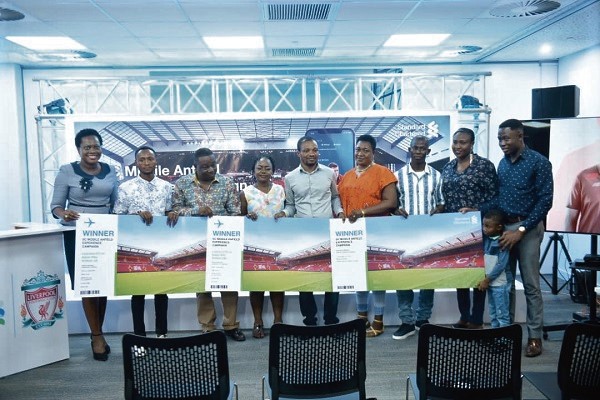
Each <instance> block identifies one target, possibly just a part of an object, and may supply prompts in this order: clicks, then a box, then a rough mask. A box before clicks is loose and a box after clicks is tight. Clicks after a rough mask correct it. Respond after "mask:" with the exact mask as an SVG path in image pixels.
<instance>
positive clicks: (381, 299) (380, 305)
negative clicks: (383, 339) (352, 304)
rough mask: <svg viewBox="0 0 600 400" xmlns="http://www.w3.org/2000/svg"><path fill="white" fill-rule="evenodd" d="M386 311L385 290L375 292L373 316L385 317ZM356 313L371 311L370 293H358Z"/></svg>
mask: <svg viewBox="0 0 600 400" xmlns="http://www.w3.org/2000/svg"><path fill="white" fill-rule="evenodd" d="M384 309H385V290H373V314H374V315H383V310H384ZM356 311H357V312H367V311H369V292H356Z"/></svg>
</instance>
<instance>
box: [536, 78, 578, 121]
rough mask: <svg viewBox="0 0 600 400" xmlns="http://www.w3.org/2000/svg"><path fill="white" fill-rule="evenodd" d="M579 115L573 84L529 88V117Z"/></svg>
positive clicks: (570, 116) (576, 94)
mask: <svg viewBox="0 0 600 400" xmlns="http://www.w3.org/2000/svg"><path fill="white" fill-rule="evenodd" d="M578 115H579V88H578V87H577V86H575V85H569V86H556V87H549V88H536V89H531V118H532V119H543V118H573V117H576V116H578Z"/></svg>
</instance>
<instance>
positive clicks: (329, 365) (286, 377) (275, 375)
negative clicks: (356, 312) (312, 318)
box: [263, 319, 367, 400]
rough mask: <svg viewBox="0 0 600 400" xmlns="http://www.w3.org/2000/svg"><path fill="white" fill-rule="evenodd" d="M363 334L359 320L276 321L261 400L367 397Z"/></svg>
mask: <svg viewBox="0 0 600 400" xmlns="http://www.w3.org/2000/svg"><path fill="white" fill-rule="evenodd" d="M365 337H366V336H365V322H364V320H360V319H356V320H354V321H350V322H345V323H341V324H336V325H326V326H295V325H286V324H275V325H273V327H272V328H271V331H270V333H269V372H268V377H263V399H265V398H270V399H272V400H280V399H327V398H332V397H335V396H339V397H335V399H336V400H346V399H357V400H365V399H366V396H365V380H366V378H367V374H366V365H365V346H366V344H365ZM265 381H267V382H265Z"/></svg>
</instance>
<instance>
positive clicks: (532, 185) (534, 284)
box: [497, 119, 554, 357]
mask: <svg viewBox="0 0 600 400" xmlns="http://www.w3.org/2000/svg"><path fill="white" fill-rule="evenodd" d="M523 133H524V129H523V124H522V123H521V121H519V120H516V119H509V120H506V121H504V122H503V123H501V124H500V126H499V128H498V143H499V145H500V148H501V149H502V152H503V153H504V158H503V159H502V160H500V164H498V182H499V187H498V200H497V201H498V206H499V207H498V208H500V209H501V210H502V211H503V212H504V213H505V214H506V215H507V220H506V221H507V224H506V225H505V230H504V233H503V234H502V236H501V237H500V240H499V243H500V246H502V248H506V249H509V250H510V258H509V264H510V268H511V272H512V276H513V279H514V276H515V274H516V269H517V261H518V263H519V271H520V273H521V279H522V280H523V287H524V288H525V301H526V303H527V330H528V333H529V340H528V341H527V348H526V349H525V356H526V357H537V356H539V355H540V354H542V340H541V337H542V328H543V326H544V325H543V314H544V303H543V299H542V292H541V290H540V245H541V244H542V240H543V239H544V218H546V214H548V211H549V210H550V207H552V196H553V192H554V185H553V182H552V165H551V164H550V161H548V159H547V158H546V157H544V156H542V155H541V154H540V153H538V152H536V151H533V150H531V149H530V148H529V147H527V146H526V145H525V142H524V141H523ZM514 287H515V285H514V281H513V285H512V290H511V297H510V300H511V302H510V303H511V304H510V314H511V321H513V320H514V309H515V296H514Z"/></svg>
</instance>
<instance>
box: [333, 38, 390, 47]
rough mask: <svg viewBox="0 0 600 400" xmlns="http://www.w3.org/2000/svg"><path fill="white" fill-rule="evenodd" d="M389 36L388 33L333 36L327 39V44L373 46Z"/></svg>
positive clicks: (383, 41) (377, 45)
mask: <svg viewBox="0 0 600 400" xmlns="http://www.w3.org/2000/svg"><path fill="white" fill-rule="evenodd" d="M388 38H389V36H388V35H355V36H351V35H347V36H332V37H330V38H329V40H327V46H371V47H379V46H382V45H383V43H385V41H386V40H387V39H388Z"/></svg>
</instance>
